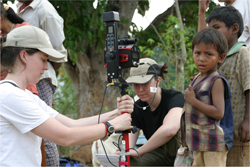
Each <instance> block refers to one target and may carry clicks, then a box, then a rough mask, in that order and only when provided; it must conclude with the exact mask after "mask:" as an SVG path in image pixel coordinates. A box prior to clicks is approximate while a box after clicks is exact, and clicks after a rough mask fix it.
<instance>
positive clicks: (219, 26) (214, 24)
mask: <svg viewBox="0 0 250 167" xmlns="http://www.w3.org/2000/svg"><path fill="white" fill-rule="evenodd" d="M208 27H209V28H213V29H215V30H217V31H220V32H221V33H222V34H224V36H225V37H226V39H227V43H229V41H230V38H231V37H232V35H231V28H230V29H228V28H227V27H226V24H225V23H224V22H222V21H218V20H215V19H213V20H211V22H210V23H209V24H208Z"/></svg>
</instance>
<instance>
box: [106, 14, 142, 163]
mask: <svg viewBox="0 0 250 167" xmlns="http://www.w3.org/2000/svg"><path fill="white" fill-rule="evenodd" d="M119 21H120V18H119V13H118V12H114V11H110V12H105V13H103V22H105V23H106V25H105V31H106V48H105V49H104V62H105V65H104V67H106V68H107V80H108V82H109V85H114V86H119V88H120V89H121V95H122V96H123V95H125V94H127V92H126V88H127V87H128V83H127V82H126V81H125V80H124V79H123V78H122V69H123V68H130V67H137V66H138V64H139V59H140V50H139V47H138V46H137V45H136V43H137V39H128V38H127V37H125V38H123V39H119V40H118V32H117V29H118V28H117V27H118V26H117V22H119ZM117 80H118V81H119V82H117ZM122 114H123V113H122ZM131 131H132V132H133V133H135V132H136V131H137V128H136V127H135V126H134V127H133V129H131V130H127V131H123V132H122V136H123V141H122V143H123V145H122V147H121V149H122V150H121V154H120V156H121V161H119V165H120V166H130V155H129V153H126V152H127V151H129V137H128V133H130V132H131Z"/></svg>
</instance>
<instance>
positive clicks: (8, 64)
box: [0, 47, 39, 73]
mask: <svg viewBox="0 0 250 167" xmlns="http://www.w3.org/2000/svg"><path fill="white" fill-rule="evenodd" d="M22 50H25V51H26V52H27V53H28V55H33V54H34V53H36V52H38V51H39V50H38V49H30V48H23V47H3V48H2V49H1V54H0V57H1V65H2V66H3V67H4V71H7V72H8V73H10V72H12V70H13V68H14V65H15V62H16V59H17V58H19V60H20V61H22V60H21V58H20V56H19V54H20V52H21V51H22Z"/></svg>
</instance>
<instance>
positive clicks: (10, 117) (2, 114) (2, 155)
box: [0, 80, 58, 167]
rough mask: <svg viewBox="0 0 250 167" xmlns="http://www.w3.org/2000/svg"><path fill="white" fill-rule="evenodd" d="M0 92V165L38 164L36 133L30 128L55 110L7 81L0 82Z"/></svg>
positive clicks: (39, 163)
mask: <svg viewBox="0 0 250 167" xmlns="http://www.w3.org/2000/svg"><path fill="white" fill-rule="evenodd" d="M5 81H6V80H3V81H0V83H2V82H5ZM10 82H12V83H14V84H15V85H16V83H15V82H13V81H10ZM0 92H1V94H0V150H1V151H0V166H11V167H14V166H22V167H29V166H33V167H34V166H41V159H42V157H41V149H40V141H39V138H40V137H39V136H37V135H35V134H34V133H32V132H31V130H32V129H34V128H36V127H37V126H39V125H41V124H42V123H43V122H45V121H46V120H47V119H48V118H49V117H53V118H55V117H56V116H57V115H58V112H57V111H55V110H54V109H52V108H51V107H49V106H47V105H46V103H45V102H44V101H42V100H41V99H40V98H39V97H38V96H36V95H34V94H33V93H31V92H30V91H29V90H25V91H24V90H22V89H20V88H18V87H15V86H13V85H12V84H10V83H3V84H0Z"/></svg>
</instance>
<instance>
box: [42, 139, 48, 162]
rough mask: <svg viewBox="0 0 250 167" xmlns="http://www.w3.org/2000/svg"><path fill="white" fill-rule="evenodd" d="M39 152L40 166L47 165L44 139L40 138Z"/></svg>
mask: <svg viewBox="0 0 250 167" xmlns="http://www.w3.org/2000/svg"><path fill="white" fill-rule="evenodd" d="M41 152H42V164H41V166H47V163H46V154H45V145H44V139H42V145H41Z"/></svg>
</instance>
